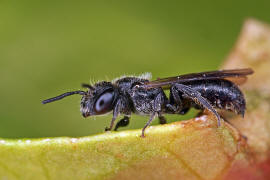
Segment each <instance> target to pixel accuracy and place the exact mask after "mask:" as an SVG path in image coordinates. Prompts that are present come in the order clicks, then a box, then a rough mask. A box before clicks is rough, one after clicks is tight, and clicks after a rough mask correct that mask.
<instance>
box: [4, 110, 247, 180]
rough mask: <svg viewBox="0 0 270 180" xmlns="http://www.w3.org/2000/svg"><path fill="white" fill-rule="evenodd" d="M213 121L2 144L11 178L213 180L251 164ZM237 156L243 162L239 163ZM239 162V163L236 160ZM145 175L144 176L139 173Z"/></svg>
mask: <svg viewBox="0 0 270 180" xmlns="http://www.w3.org/2000/svg"><path fill="white" fill-rule="evenodd" d="M215 122H216V121H215V120H211V116H206V115H204V116H201V117H200V118H196V119H193V120H190V121H185V122H176V123H172V124H168V125H159V126H155V127H151V128H149V129H147V131H146V137H145V138H141V137H140V135H141V130H136V131H125V132H117V133H104V134H101V135H96V136H91V137H82V138H66V137H62V138H46V139H24V140H1V141H0V155H1V159H0V174H1V175H0V177H1V178H2V179H3V178H4V177H5V178H7V179H20V178H23V179H40V180H41V179H104V178H115V179H127V178H131V179H137V178H139V179H143V178H144V179H148V178H149V179H165V178H169V179H175V178H178V177H185V178H188V179H212V178H215V177H218V176H219V175H221V174H222V172H223V171H224V170H225V169H226V168H228V167H229V166H230V165H231V163H232V162H234V161H239V160H245V155H244V154H243V153H242V152H241V151H238V150H239V147H238V143H239V140H238V139H236V137H234V134H232V132H231V131H230V128H228V127H227V126H228V125H224V124H223V126H222V127H220V128H217V127H216V123H215ZM236 157H237V158H236ZM235 158H236V159H237V160H236V159H235ZM138 172H140V173H138Z"/></svg>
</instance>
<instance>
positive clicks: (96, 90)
mask: <svg viewBox="0 0 270 180" xmlns="http://www.w3.org/2000/svg"><path fill="white" fill-rule="evenodd" d="M82 86H83V87H86V88H88V91H87V92H86V94H84V95H83V97H82V100H81V108H80V111H81V113H82V116H83V117H85V118H86V117H88V116H93V115H102V114H106V113H108V112H110V111H112V110H113V107H114V104H115V100H116V91H115V88H114V87H113V85H112V83H110V82H106V81H102V82H99V83H96V84H95V85H94V86H90V85H88V84H83V85H82Z"/></svg>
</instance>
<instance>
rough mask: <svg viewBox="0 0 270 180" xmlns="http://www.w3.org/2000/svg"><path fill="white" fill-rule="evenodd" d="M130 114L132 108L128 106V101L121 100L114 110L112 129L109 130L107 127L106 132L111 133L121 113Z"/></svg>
mask: <svg viewBox="0 0 270 180" xmlns="http://www.w3.org/2000/svg"><path fill="white" fill-rule="evenodd" d="M130 112H131V110H130V107H129V106H128V102H127V100H126V99H125V98H123V97H121V98H119V99H118V100H117V102H116V104H115V106H114V108H113V117H112V120H111V124H110V127H109V128H108V127H106V128H105V131H111V130H112V129H113V125H114V122H115V120H116V118H117V116H118V115H119V114H120V113H125V114H130Z"/></svg>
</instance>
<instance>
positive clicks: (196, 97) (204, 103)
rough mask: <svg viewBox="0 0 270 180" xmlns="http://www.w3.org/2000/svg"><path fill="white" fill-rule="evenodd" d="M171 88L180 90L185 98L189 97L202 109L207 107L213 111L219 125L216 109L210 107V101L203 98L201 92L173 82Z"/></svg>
mask: <svg viewBox="0 0 270 180" xmlns="http://www.w3.org/2000/svg"><path fill="white" fill-rule="evenodd" d="M172 90H173V91H179V92H182V93H183V95H185V96H186V97H187V98H190V99H191V100H193V101H194V102H195V103H196V104H198V105H199V106H201V107H203V108H204V109H207V110H208V111H210V112H211V113H213V114H214V115H215V116H216V118H217V120H218V126H220V125H221V118H220V116H219V114H218V113H217V111H216V110H215V109H214V108H213V107H212V105H211V104H210V102H209V101H208V100H207V99H205V98H204V97H202V96H201V94H200V93H199V92H198V91H196V90H194V89H192V88H191V87H189V86H186V85H183V84H175V85H174V86H173V87H172Z"/></svg>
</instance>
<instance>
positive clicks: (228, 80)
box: [42, 68, 253, 137]
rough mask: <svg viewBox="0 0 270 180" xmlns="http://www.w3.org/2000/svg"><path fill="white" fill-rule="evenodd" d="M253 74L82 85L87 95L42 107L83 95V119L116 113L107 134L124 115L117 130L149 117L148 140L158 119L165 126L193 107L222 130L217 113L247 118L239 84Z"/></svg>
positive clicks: (234, 71) (238, 71)
mask: <svg viewBox="0 0 270 180" xmlns="http://www.w3.org/2000/svg"><path fill="white" fill-rule="evenodd" d="M252 73H253V70H252V69H250V68H246V69H232V70H218V71H209V72H201V73H192V74H185V75H180V76H175V77H168V78H158V79H157V80H153V81H151V80H150V78H149V77H146V76H140V77H132V76H130V77H122V78H119V79H117V80H114V81H112V82H107V81H101V82H98V83H95V84H94V85H90V84H82V87H83V88H87V91H81V90H79V91H72V92H66V93H64V94H61V95H59V96H56V97H53V98H50V99H47V100H44V101H42V103H43V104H47V103H50V102H54V101H57V100H60V99H62V98H64V97H67V96H70V95H73V94H79V95H82V99H81V104H80V111H81V113H82V116H83V117H85V118H86V117H88V116H95V115H103V114H107V113H110V112H112V114H113V117H112V120H111V123H110V126H109V127H106V128H105V130H106V131H111V130H112V129H113V127H114V124H115V121H116V119H117V117H118V116H119V115H120V114H122V115H124V117H123V118H122V119H121V120H119V121H118V123H117V124H116V126H115V128H114V130H117V129H118V128H119V127H124V126H127V125H128V124H129V119H130V116H131V114H132V113H136V114H139V115H149V120H148V121H147V123H146V124H145V126H144V127H143V129H142V134H141V136H142V137H145V129H146V128H147V127H148V126H149V125H150V124H151V122H152V121H153V120H154V119H155V117H158V118H159V122H160V123H161V124H164V123H166V119H165V117H164V114H180V115H183V114H185V113H187V112H188V110H189V109H190V108H192V107H193V108H197V109H202V110H203V109H206V110H208V111H209V112H211V113H212V114H213V115H214V116H215V117H216V119H217V124H218V126H220V125H221V121H222V119H221V117H220V115H219V114H218V112H217V111H216V109H222V110H228V111H232V112H234V113H236V114H240V115H242V116H243V117H244V114H245V109H246V101H245V98H244V95H243V93H242V92H241V90H240V89H239V87H238V86H237V82H238V83H243V82H245V80H246V79H247V75H250V74H252ZM166 90H168V91H169V92H170V94H169V97H167V96H166V94H165V92H164V91H166Z"/></svg>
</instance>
